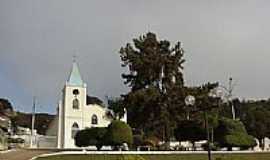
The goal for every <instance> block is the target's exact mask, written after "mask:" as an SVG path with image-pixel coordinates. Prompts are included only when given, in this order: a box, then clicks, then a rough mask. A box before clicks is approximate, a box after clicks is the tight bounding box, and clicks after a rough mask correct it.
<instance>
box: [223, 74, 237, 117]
mask: <svg viewBox="0 0 270 160" xmlns="http://www.w3.org/2000/svg"><path fill="white" fill-rule="evenodd" d="M232 82H233V79H232V77H230V78H229V86H228V87H226V86H222V85H220V87H221V88H223V89H224V90H225V92H226V96H225V98H226V99H227V101H228V102H229V105H230V106H231V110H232V119H233V120H235V118H236V116H235V108H234V106H233V102H232V97H233V94H232V92H233V89H234V87H235V83H234V84H233V83H232Z"/></svg>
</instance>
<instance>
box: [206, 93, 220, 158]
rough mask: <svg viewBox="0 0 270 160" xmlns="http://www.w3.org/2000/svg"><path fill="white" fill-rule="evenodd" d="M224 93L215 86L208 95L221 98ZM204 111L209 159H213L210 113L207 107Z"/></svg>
mask: <svg viewBox="0 0 270 160" xmlns="http://www.w3.org/2000/svg"><path fill="white" fill-rule="evenodd" d="M222 95H223V92H222V90H220V89H219V88H214V89H212V90H210V92H209V93H208V96H209V97H211V98H218V101H219V98H221V97H222ZM218 107H219V102H218ZM203 112H204V121H205V130H206V137H207V153H208V160H211V159H212V158H211V146H212V144H211V145H210V134H209V123H208V113H207V109H204V110H203Z"/></svg>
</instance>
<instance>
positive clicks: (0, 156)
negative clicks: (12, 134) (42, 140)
mask: <svg viewBox="0 0 270 160" xmlns="http://www.w3.org/2000/svg"><path fill="white" fill-rule="evenodd" d="M51 152H52V151H47V150H25V149H18V150H14V151H10V152H7V153H0V160H29V159H31V158H32V157H34V156H37V155H40V154H44V153H51Z"/></svg>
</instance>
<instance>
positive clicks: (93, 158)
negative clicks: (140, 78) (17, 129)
mask: <svg viewBox="0 0 270 160" xmlns="http://www.w3.org/2000/svg"><path fill="white" fill-rule="evenodd" d="M141 157H143V158H144V159H145V160H207V155H206V154H196V155H194V154H193V155H191V154H189V155H183V154H182V155H181V154H177V155H176V154H175V155H141ZM76 159H78V160H142V159H141V158H140V156H136V155H61V156H51V157H46V158H38V159H37V160H76ZM212 160H270V153H254V154H216V155H214V157H213V158H212Z"/></svg>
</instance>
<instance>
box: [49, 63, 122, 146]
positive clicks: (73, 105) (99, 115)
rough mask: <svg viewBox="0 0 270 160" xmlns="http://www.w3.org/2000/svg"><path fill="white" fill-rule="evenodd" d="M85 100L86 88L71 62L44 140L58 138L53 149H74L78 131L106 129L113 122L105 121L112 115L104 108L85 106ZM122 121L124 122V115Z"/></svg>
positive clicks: (94, 105) (100, 106)
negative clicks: (54, 116)
mask: <svg viewBox="0 0 270 160" xmlns="http://www.w3.org/2000/svg"><path fill="white" fill-rule="evenodd" d="M87 96H88V95H87V85H86V83H84V81H83V80H82V77H81V74H80V71H79V68H78V65H77V63H76V62H75V61H74V62H73V66H72V69H71V72H70V75H69V78H68V80H67V81H66V84H65V86H64V88H63V90H62V98H61V100H60V101H59V104H58V110H57V115H56V118H55V120H54V121H53V123H52V124H51V125H50V127H49V129H48V131H47V136H51V137H53V136H56V137H57V138H56V141H57V142H55V143H54V144H55V145H56V146H55V147H57V148H77V147H76V146H75V141H74V136H75V134H76V133H77V131H79V130H82V129H85V128H91V127H107V126H108V125H109V124H110V122H111V121H112V119H111V118H110V117H108V112H111V111H110V110H109V109H108V108H106V107H104V106H103V105H100V104H95V103H90V102H88V100H87ZM122 120H123V121H125V122H126V120H127V116H126V114H125V116H124V118H122Z"/></svg>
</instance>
